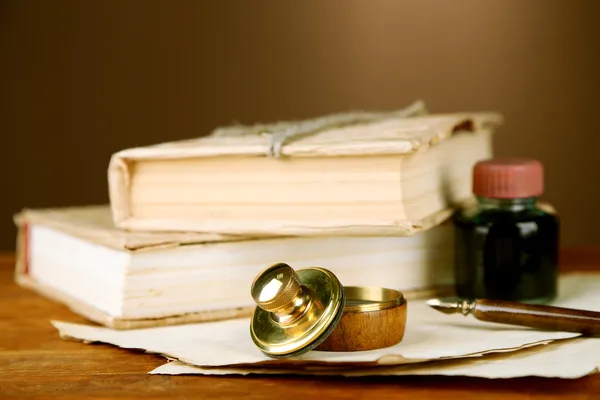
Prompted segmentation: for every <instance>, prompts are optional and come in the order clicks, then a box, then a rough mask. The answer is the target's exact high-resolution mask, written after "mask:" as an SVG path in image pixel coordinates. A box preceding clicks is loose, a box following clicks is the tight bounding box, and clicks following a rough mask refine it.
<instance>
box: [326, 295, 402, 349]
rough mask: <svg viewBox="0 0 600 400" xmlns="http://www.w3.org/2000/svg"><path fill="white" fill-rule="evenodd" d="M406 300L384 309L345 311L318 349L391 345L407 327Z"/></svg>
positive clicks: (395, 342)
mask: <svg viewBox="0 0 600 400" xmlns="http://www.w3.org/2000/svg"><path fill="white" fill-rule="evenodd" d="M406 309H407V302H406V301H405V302H404V303H402V304H401V305H399V306H397V307H393V308H390V309H387V310H379V311H368V312H344V314H343V315H342V318H341V319H340V322H339V323H338V325H337V326H336V328H335V329H334V330H333V332H331V335H329V336H328V337H327V339H325V341H324V342H323V343H321V344H320V345H319V346H318V347H317V350H321V351H364V350H374V349H381V348H384V347H389V346H393V345H395V344H397V343H399V342H400V341H402V338H403V337H404V331H405V330H406Z"/></svg>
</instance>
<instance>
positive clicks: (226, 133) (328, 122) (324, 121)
mask: <svg viewBox="0 0 600 400" xmlns="http://www.w3.org/2000/svg"><path fill="white" fill-rule="evenodd" d="M424 114H427V110H426V108H425V103H424V102H423V101H421V100H418V101H415V102H414V103H412V104H410V105H409V106H407V107H405V108H402V109H399V110H394V111H384V112H369V111H348V112H343V113H337V114H330V115H325V116H322V117H317V118H311V119H306V120H301V121H283V122H276V123H272V124H256V125H252V126H242V125H237V126H228V127H222V128H218V129H216V130H215V131H213V133H212V136H220V137H234V136H243V135H267V136H268V138H269V143H268V146H267V150H266V155H267V157H274V158H280V157H281V155H282V150H283V146H284V144H286V143H290V142H291V141H293V140H295V139H298V138H300V137H306V136H309V135H314V134H315V133H317V132H319V131H322V130H324V129H330V128H334V127H342V126H348V125H353V124H358V123H365V122H374V121H378V120H383V119H387V118H410V117H415V116H419V115H424Z"/></svg>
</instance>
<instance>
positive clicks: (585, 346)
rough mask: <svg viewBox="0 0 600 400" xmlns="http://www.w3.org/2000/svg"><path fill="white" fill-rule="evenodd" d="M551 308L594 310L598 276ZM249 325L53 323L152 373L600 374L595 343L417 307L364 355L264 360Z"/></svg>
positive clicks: (566, 281)
mask: <svg viewBox="0 0 600 400" xmlns="http://www.w3.org/2000/svg"><path fill="white" fill-rule="evenodd" d="M554 304H555V305H559V306H563V307H571V308H579V309H587V310H595V311H600V274H591V273H587V274H584V273H582V274H569V275H565V276H563V277H561V280H560V296H559V298H558V299H557V300H556V302H555V303H554ZM249 323H250V322H249V319H246V318H244V319H232V320H227V321H220V322H209V323H199V324H188V325H179V326H169V327H161V328H149V329H138V330H129V331H118V330H112V329H109V328H103V327H96V326H90V325H80V324H72V323H67V322H60V321H53V324H54V326H55V327H56V328H57V329H58V330H59V332H60V335H61V336H62V337H65V338H71V339H79V340H83V341H86V342H88V343H89V342H103V343H110V344H113V345H116V346H119V347H122V348H132V349H134V348H135V349H144V350H146V351H147V352H151V353H158V354H162V355H163V356H165V357H166V358H167V359H169V360H171V361H170V362H168V363H166V364H165V365H163V366H160V367H159V368H157V369H155V370H153V371H150V373H152V374H202V375H226V374H243V375H245V374H294V375H343V376H367V375H464V376H477V377H488V378H510V377H521V376H544V377H560V378H578V377H582V376H585V375H588V374H591V373H594V372H596V371H597V370H598V368H599V367H600V338H587V337H585V338H584V337H581V336H580V335H579V334H577V333H569V332H550V331H538V330H533V329H529V328H523V327H516V326H510V325H504V324H493V323H486V322H482V321H478V320H476V319H475V318H473V317H463V316H462V315H459V314H456V315H446V314H441V313H439V312H437V311H435V310H433V309H431V308H429V307H428V306H427V305H426V304H425V303H424V301H412V302H409V304H408V321H407V330H406V334H405V337H404V339H403V341H402V342H401V343H399V344H398V345H396V346H393V347H389V348H386V349H381V350H373V351H365V352H349V353H339V352H320V351H312V352H309V353H306V354H304V355H302V356H299V357H294V358H289V359H271V358H269V357H267V356H265V355H263V354H262V353H261V352H260V351H259V350H258V348H256V347H255V346H254V344H253V343H252V340H251V338H250V335H249Z"/></svg>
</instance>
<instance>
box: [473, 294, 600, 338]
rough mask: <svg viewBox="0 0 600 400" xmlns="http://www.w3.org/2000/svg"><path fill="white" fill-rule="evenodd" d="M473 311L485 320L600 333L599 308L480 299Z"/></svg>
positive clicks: (583, 332) (584, 332) (546, 328)
mask: <svg viewBox="0 0 600 400" xmlns="http://www.w3.org/2000/svg"><path fill="white" fill-rule="evenodd" d="M472 313H473V315H474V316H475V318H477V319H479V320H482V321H488V322H499V323H505V324H512V325H520V326H528V327H531V328H535V329H545V330H550V331H566V332H577V333H581V334H584V335H594V336H596V335H600V312H595V311H588V310H573V309H569V308H563V307H553V306H546V305H534V304H523V303H517V302H512V301H501V300H489V299H481V300H477V302H476V305H475V309H474V310H473V311H472Z"/></svg>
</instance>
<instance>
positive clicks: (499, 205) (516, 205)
mask: <svg viewBox="0 0 600 400" xmlns="http://www.w3.org/2000/svg"><path fill="white" fill-rule="evenodd" d="M537 201H538V198H537V197H520V198H514V199H496V198H492V197H481V196H478V197H477V203H478V205H479V209H480V210H499V211H511V212H520V211H527V210H533V209H534V208H535V205H536V203H537Z"/></svg>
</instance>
